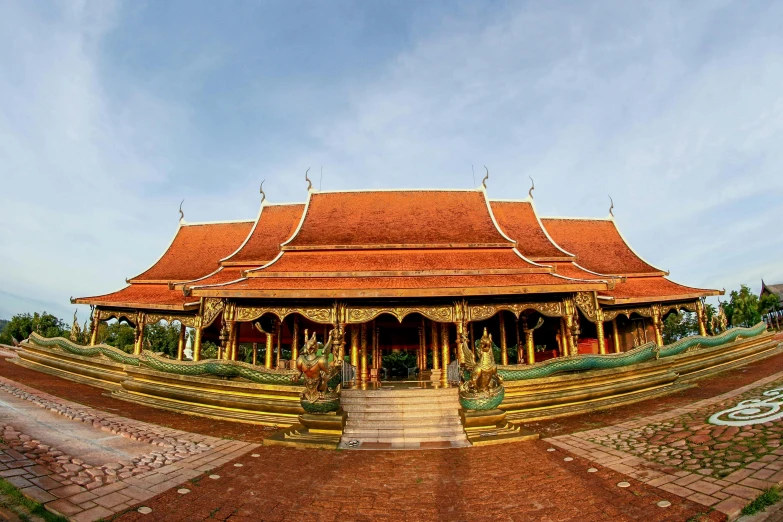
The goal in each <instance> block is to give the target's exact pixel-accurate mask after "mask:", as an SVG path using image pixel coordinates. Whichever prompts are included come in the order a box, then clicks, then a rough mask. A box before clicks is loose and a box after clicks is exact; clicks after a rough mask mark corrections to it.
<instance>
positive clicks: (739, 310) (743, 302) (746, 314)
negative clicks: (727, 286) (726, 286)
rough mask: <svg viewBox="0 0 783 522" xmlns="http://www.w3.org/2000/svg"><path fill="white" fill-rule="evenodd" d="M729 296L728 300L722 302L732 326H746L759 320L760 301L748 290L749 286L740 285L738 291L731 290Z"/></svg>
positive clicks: (760, 312)
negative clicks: (724, 302)
mask: <svg viewBox="0 0 783 522" xmlns="http://www.w3.org/2000/svg"><path fill="white" fill-rule="evenodd" d="M729 297H730V299H729V302H728V303H726V304H724V311H725V312H726V318H727V319H728V320H729V322H730V323H731V325H732V326H746V327H748V326H753V325H754V324H756V323H758V322H760V321H761V314H762V311H761V310H762V306H761V302H760V301H759V297H758V296H757V295H756V294H754V293H753V292H751V291H750V287H748V286H747V285H742V286H741V287H740V290H739V291H737V290H733V291H732V292H731V294H730V296H729Z"/></svg>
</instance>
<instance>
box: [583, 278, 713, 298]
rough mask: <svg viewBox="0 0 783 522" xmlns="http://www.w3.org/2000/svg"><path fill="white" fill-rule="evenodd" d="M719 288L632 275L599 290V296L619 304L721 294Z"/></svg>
mask: <svg viewBox="0 0 783 522" xmlns="http://www.w3.org/2000/svg"><path fill="white" fill-rule="evenodd" d="M720 293H721V292H720V291H719V290H705V289H702V288H692V287H689V286H683V285H680V284H678V283H675V282H674V281H670V280H668V279H666V278H665V277H662V276H653V277H631V278H628V279H625V280H623V281H620V282H618V283H617V284H616V286H615V287H614V289H613V290H611V291H599V292H598V295H599V296H605V297H610V298H613V299H614V302H615V303H617V304H623V303H642V302H660V301H677V300H685V299H696V298H699V297H707V296H711V295H720Z"/></svg>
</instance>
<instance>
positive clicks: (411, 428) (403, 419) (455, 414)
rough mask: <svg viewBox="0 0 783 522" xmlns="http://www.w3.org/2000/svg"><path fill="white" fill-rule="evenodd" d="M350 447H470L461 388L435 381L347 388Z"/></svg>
mask: <svg viewBox="0 0 783 522" xmlns="http://www.w3.org/2000/svg"><path fill="white" fill-rule="evenodd" d="M340 402H341V405H342V409H343V411H345V413H346V414H347V419H346V423H345V428H344V430H343V436H342V440H341V442H340V447H341V448H345V449H427V448H431V449H436V448H454V447H465V446H470V443H469V442H468V439H467V437H466V435H465V430H464V428H463V426H462V421H461V419H460V416H459V408H460V405H459V397H458V394H457V388H455V387H450V388H440V387H433V386H432V385H431V384H430V383H422V384H421V385H420V386H416V385H413V386H411V385H407V386H406V385H399V386H394V387H392V386H381V387H377V388H375V389H366V390H362V389H343V391H342V395H341V400H340Z"/></svg>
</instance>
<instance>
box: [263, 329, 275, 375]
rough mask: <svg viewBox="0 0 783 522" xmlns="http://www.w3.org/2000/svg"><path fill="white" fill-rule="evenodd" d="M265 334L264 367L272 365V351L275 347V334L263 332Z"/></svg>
mask: <svg viewBox="0 0 783 522" xmlns="http://www.w3.org/2000/svg"><path fill="white" fill-rule="evenodd" d="M264 333H265V335H266V353H264V368H271V367H272V352H273V351H274V349H275V334H274V333H273V332H264Z"/></svg>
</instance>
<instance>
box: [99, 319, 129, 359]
mask: <svg viewBox="0 0 783 522" xmlns="http://www.w3.org/2000/svg"><path fill="white" fill-rule="evenodd" d="M98 339H99V340H100V342H103V343H106V344H108V345H109V346H115V347H117V348H119V349H120V350H122V351H124V352H127V353H133V344H134V342H135V341H136V335H135V329H134V328H133V327H132V326H130V325H129V324H128V323H124V322H123V323H121V322H119V321H115V322H113V323H109V324H102V325H101V326H100V328H98Z"/></svg>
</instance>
